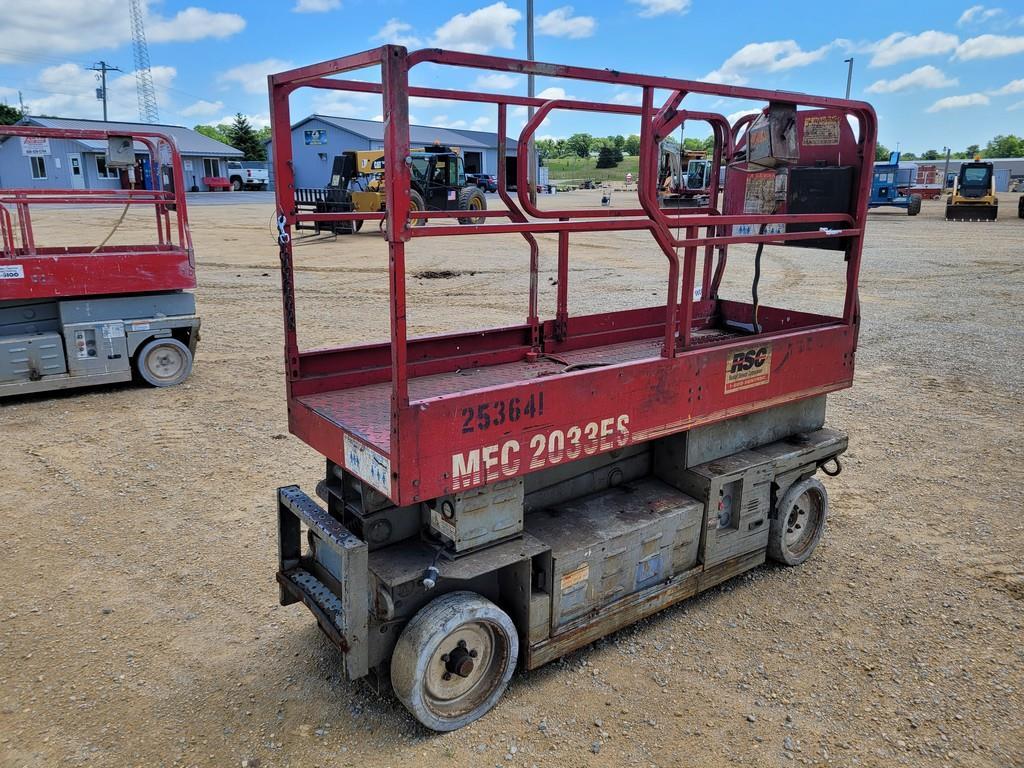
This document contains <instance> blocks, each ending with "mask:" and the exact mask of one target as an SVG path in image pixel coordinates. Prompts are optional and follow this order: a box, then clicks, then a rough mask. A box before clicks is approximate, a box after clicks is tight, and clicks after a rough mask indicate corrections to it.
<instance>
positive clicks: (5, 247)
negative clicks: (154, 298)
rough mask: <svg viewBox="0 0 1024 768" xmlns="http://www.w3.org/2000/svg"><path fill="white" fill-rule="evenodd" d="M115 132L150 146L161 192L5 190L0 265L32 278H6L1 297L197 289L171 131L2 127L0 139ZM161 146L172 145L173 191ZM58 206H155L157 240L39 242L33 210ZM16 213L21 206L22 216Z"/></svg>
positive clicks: (0, 200)
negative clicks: (165, 182)
mask: <svg viewBox="0 0 1024 768" xmlns="http://www.w3.org/2000/svg"><path fill="white" fill-rule="evenodd" d="M112 136H131V137H132V138H133V139H134V140H135V141H136V142H138V143H140V144H142V145H143V146H144V147H145V148H146V149H147V150H148V152H149V156H150V158H151V159H152V160H151V163H150V169H151V174H152V181H153V183H152V187H153V189H149V190H147V189H128V190H124V189H110V190H106V189H104V190H94V189H4V190H0V267H10V266H12V265H14V264H15V262H17V264H18V265H19V266H20V267H21V268H22V269H23V270H24V275H25V276H24V279H18V280H13V279H12V280H3V281H0V301H6V300H8V299H10V300H15V299H52V298H63V297H72V296H102V295H113V294H125V293H147V292H153V291H167V290H184V289H189V288H195V286H196V272H195V253H194V251H193V249H192V235H191V233H190V232H189V227H188V213H187V209H186V206H185V191H184V174H183V172H182V165H181V155H180V154H179V153H178V148H177V146H176V145H175V143H174V140H173V139H172V138H171V137H170V136H168V135H166V134H163V133H159V132H156V131H117V130H94V129H77V128H38V127H33V126H14V125H12V126H0V140H2V139H4V138H6V137H27V138H48V139H93V140H101V141H106V140H107V139H109V138H110V137H112ZM159 144H164V145H166V146H167V147H168V148H169V149H170V156H171V162H170V166H171V173H172V178H173V179H174V190H175V191H173V192H169V191H165V190H163V189H162V184H161V183H160V179H161V178H162V173H161V165H160V153H159V151H158V145H159ZM53 205H75V206H91V205H94V206H117V205H130V206H137V205H143V206H147V205H148V206H152V207H153V210H154V214H155V223H156V238H155V240H156V242H155V243H145V244H138V245H108V246H103V247H99V248H94V247H92V246H90V245H81V246H61V247H46V246H40V245H37V244H36V238H35V233H34V230H33V224H32V207H33V206H53ZM11 210H14V211H15V216H14V217H12V216H11ZM172 213H174V214H175V215H174V224H173V226H172V222H171V218H172V217H171V214H172Z"/></svg>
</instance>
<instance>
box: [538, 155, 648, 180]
mask: <svg viewBox="0 0 1024 768" xmlns="http://www.w3.org/2000/svg"><path fill="white" fill-rule="evenodd" d="M596 164H597V158H596V157H555V158H548V159H545V160H544V165H546V166H547V167H548V169H549V170H548V178H549V179H550V180H551V181H553V182H554V181H569V180H573V179H575V180H582V179H593V180H594V181H623V182H624V181H625V180H626V174H627V173H632V174H633V180H634V181H635V180H636V176H637V168H638V167H639V165H640V158H638V157H635V156H632V155H625V156H623V158H622V162H621V163H619V164H618V165H617V166H615V167H614V168H595V167H594V166H595V165H596Z"/></svg>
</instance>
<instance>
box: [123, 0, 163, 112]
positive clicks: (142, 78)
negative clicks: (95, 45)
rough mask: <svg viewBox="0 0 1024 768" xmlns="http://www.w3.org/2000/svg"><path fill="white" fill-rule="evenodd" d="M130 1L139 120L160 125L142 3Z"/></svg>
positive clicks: (134, 0)
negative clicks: (143, 21)
mask: <svg viewBox="0 0 1024 768" xmlns="http://www.w3.org/2000/svg"><path fill="white" fill-rule="evenodd" d="M128 1H129V5H130V7H131V18H132V51H133V53H134V54H135V90H136V93H137V94H138V98H139V120H141V121H142V122H144V123H159V122H160V112H159V111H158V110H157V106H156V89H155V88H154V87H153V72H152V71H151V70H150V66H149V46H148V45H146V28H145V26H143V23H142V2H141V0H128Z"/></svg>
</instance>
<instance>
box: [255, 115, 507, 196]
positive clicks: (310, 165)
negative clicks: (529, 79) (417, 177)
mask: <svg viewBox="0 0 1024 768" xmlns="http://www.w3.org/2000/svg"><path fill="white" fill-rule="evenodd" d="M409 141H410V144H411V145H412V146H413V147H417V146H421V147H422V146H431V145H434V144H442V145H445V146H449V147H457V148H458V149H459V151H460V152H461V154H462V158H463V162H464V164H465V166H466V173H490V174H497V173H498V154H499V153H498V135H497V134H496V133H490V132H487V131H468V130H462V129H453V128H440V127H436V126H429V125H410V126H409ZM505 144H506V150H505V158H506V159H505V162H506V167H507V169H508V171H509V173H510V174H512V175H510V177H509V181H510V182H512V180H513V179H514V175H515V158H516V142H515V141H512V140H506V142H505ZM383 146H384V123H382V122H379V121H377V120H358V119H356V118H352V117H331V116H330V115H310V116H309V117H306V118H304V119H302V120H300V121H299V122H297V123H295V124H294V125H293V126H292V154H293V162H294V167H295V186H297V187H323V186H324V185H326V184H327V181H328V179H329V177H330V175H331V166H332V164H333V162H334V158H335V156H337V155H340V154H341V153H342V152H346V151H350V150H367V149H381V148H382V147H383ZM270 152H271V150H270V145H269V143H268V145H267V155H268V157H269V156H270Z"/></svg>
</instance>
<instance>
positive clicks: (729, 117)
mask: <svg viewBox="0 0 1024 768" xmlns="http://www.w3.org/2000/svg"><path fill="white" fill-rule="evenodd" d="M759 114H761V110H760V109H741V110H739V111H738V112H731V113H730V114H728V115H726V116H725V119H726V120H728V121H729V125H732V124H734V123H735V122H736V121H737V120H739V119H740V118H741V117H745V116H746V115H759Z"/></svg>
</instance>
